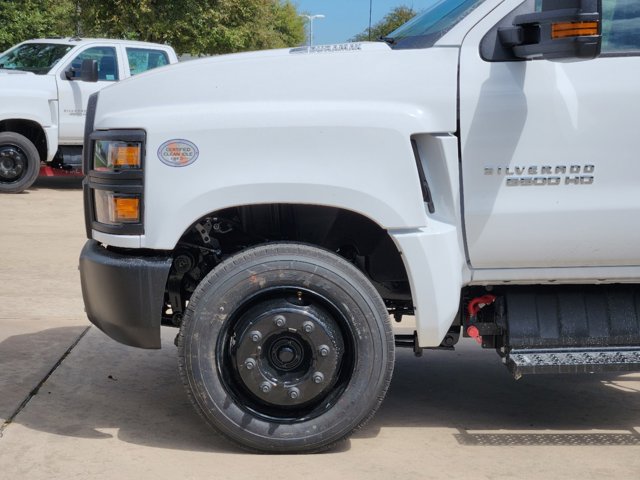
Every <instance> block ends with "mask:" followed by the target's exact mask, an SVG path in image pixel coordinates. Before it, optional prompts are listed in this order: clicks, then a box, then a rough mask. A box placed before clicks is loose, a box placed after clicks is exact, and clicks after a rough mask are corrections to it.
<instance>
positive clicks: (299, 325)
mask: <svg viewBox="0 0 640 480" xmlns="http://www.w3.org/2000/svg"><path fill="white" fill-rule="evenodd" d="M178 346H179V359H180V362H179V363H180V372H181V375H182V378H183V381H184V383H185V385H186V387H187V392H188V393H189V395H190V397H191V400H192V402H193V404H194V406H195V408H196V410H198V412H199V413H200V414H201V415H202V416H203V417H204V418H205V420H206V421H207V422H208V423H209V424H211V425H212V426H213V427H214V428H216V429H217V430H218V431H219V432H220V433H222V434H223V435H224V436H225V437H227V438H229V439H231V440H232V441H234V442H236V443H238V444H239V445H241V446H242V447H244V448H247V449H250V450H258V451H263V452H278V453H297V452H316V451H322V450H326V449H328V448H330V447H331V446H333V445H334V444H335V443H336V442H339V441H340V440H342V439H345V438H347V437H348V436H349V435H350V434H351V433H352V432H353V431H354V430H356V429H357V428H359V427H360V426H362V425H363V424H364V423H365V422H366V421H367V420H368V419H369V418H371V417H372V416H373V414H374V412H375V411H376V410H377V408H378V406H379V405H380V403H381V402H382V399H383V398H384V395H385V393H386V391H387V388H388V386H389V382H390V380H391V374H392V371H393V362H394V340H393V333H392V329H391V324H390V322H389V316H388V314H387V310H386V308H385V306H384V303H383V302H382V299H381V298H380V296H379V295H378V293H377V291H376V290H375V289H374V288H373V286H372V285H371V283H370V282H369V281H368V280H367V278H366V277H365V276H364V275H363V274H362V273H361V272H360V271H359V270H358V269H356V268H355V267H354V266H353V265H351V264H350V263H348V262H347V261H345V260H344V259H342V258H341V257H338V256H337V255H334V254H333V253H331V252H328V251H325V250H321V249H319V248H315V247H311V246H306V245H300V244H291V243H274V244H268V245H263V246H259V247H254V248H251V249H248V250H246V251H243V252H241V253H239V254H237V255H235V256H233V257H231V258H229V259H228V260H226V261H225V262H223V263H222V264H220V265H219V266H218V267H217V268H215V269H214V270H213V271H212V272H211V273H209V275H208V276H207V277H206V278H205V279H204V280H203V281H202V282H201V284H200V285H199V286H198V288H197V289H196V291H195V292H194V294H193V296H192V297H191V300H190V302H189V306H188V308H187V313H186V315H185V318H184V321H183V323H182V326H181V329H180V335H179V342H178Z"/></svg>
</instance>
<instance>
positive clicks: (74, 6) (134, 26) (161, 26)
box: [0, 0, 304, 55]
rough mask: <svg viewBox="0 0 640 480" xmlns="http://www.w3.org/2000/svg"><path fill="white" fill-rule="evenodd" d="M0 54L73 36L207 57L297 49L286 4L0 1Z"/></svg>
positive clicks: (299, 23) (298, 22)
mask: <svg viewBox="0 0 640 480" xmlns="http://www.w3.org/2000/svg"><path fill="white" fill-rule="evenodd" d="M0 25H2V27H0V51H1V50H5V49H6V48H8V47H10V46H12V45H14V44H16V43H19V42H21V41H23V40H27V39H30V38H38V37H50V36H71V35H75V34H76V31H77V26H78V25H79V26H80V34H81V35H82V36H92V37H108V38H124V39H129V40H143V41H149V42H158V43H167V44H169V45H171V46H172V47H174V48H175V49H176V51H177V52H178V53H191V54H193V55H206V54H216V53H231V52H239V51H246V50H258V49H266V48H281V47H289V46H296V45H300V44H301V43H303V42H304V21H303V20H302V18H300V17H299V16H298V12H297V10H296V7H295V6H294V5H293V4H292V3H291V1H290V0H138V1H137V2H132V1H130V0H10V1H7V0H0Z"/></svg>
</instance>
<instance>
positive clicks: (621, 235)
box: [460, 0, 640, 268]
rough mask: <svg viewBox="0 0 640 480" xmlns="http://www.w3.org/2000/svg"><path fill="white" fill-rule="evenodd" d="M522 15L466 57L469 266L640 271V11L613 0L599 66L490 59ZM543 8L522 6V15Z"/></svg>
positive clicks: (482, 30) (606, 3) (503, 8)
mask: <svg viewBox="0 0 640 480" xmlns="http://www.w3.org/2000/svg"><path fill="white" fill-rule="evenodd" d="M516 6H518V2H510V1H506V2H504V3H502V4H501V5H500V6H499V7H498V8H496V9H495V10H494V11H493V12H492V13H491V14H490V15H489V16H487V17H485V18H484V20H483V21H481V22H480V23H479V24H477V25H476V26H475V27H474V29H473V30H472V31H471V32H470V33H469V34H468V35H467V37H466V38H465V41H464V44H463V47H462V51H461V57H460V139H461V162H462V172H463V173H462V180H463V189H464V216H465V227H466V236H467V247H468V255H469V261H470V263H471V265H472V266H473V267H474V268H518V267H520V268H522V267H570V266H578V267H579V266H623V265H639V264H640V228H638V223H639V222H640V181H639V180H638V176H637V169H638V164H639V162H640V134H639V132H638V113H639V112H640V80H639V79H638V72H640V2H637V1H635V0H633V1H632V0H603V22H602V30H603V46H602V55H601V56H600V57H599V58H596V59H594V60H585V61H578V60H573V61H566V60H563V61H549V60H542V59H536V60H530V61H522V60H515V61H514V60H513V59H512V61H508V60H500V59H497V58H491V57H489V58H486V52H484V53H481V47H482V42H483V41H484V39H486V38H487V34H488V33H490V30H492V28H493V27H496V26H498V25H500V24H503V25H504V26H510V25H511V20H509V19H508V18H505V17H508V16H509V15H510V14H511V13H512V12H511V10H513V9H514V8H515V7H516ZM534 8H535V6H534V2H533V1H527V2H523V3H522V4H520V6H519V9H520V11H519V12H518V13H530V12H532V11H533V10H534ZM527 9H528V11H527ZM485 50H486V49H485ZM483 56H484V57H485V58H483Z"/></svg>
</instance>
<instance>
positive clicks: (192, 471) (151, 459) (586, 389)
mask: <svg viewBox="0 0 640 480" xmlns="http://www.w3.org/2000/svg"><path fill="white" fill-rule="evenodd" d="M54 180H55V179H54ZM62 187H67V188H62ZM81 212H82V201H81V192H80V190H79V189H78V188H77V183H76V184H74V183H71V184H68V183H67V182H63V183H58V182H54V181H53V180H50V181H48V182H46V183H44V184H42V183H39V184H38V188H37V189H36V190H32V191H30V192H29V193H28V194H25V195H15V196H0V251H2V252H3V255H2V263H1V269H0V286H1V287H0V418H1V420H0V423H2V422H4V420H6V419H7V418H11V419H12V421H11V422H10V423H9V424H6V423H5V424H4V426H3V430H2V438H0V479H2V480H4V479H23V478H24V479H45V478H46V479H51V478H65V479H67V478H104V479H111V478H123V479H128V478H132V479H133V478H136V479H140V478H143V479H146V478H154V479H155V478H161V479H162V478H194V479H197V478H216V479H226V478H229V479H231V478H233V479H243V478H263V479H275V478H304V479H305V480H307V479H323V480H326V479H333V478H367V479H369V478H372V479H378V478H380V479H387V478H396V477H397V478H401V477H402V478H421V479H424V478H427V479H430V478H434V479H439V478H443V479H444V478H446V479H449V478H453V479H474V480H475V479H507V478H509V479H513V478H520V479H581V480H583V479H596V478H597V479H598V480H601V479H602V477H603V476H604V477H611V478H615V479H634V480H637V479H638V478H640V455H639V454H640V374H635V373H634V374H627V375H591V376H577V377H576V376H537V377H535V376H534V377H524V378H523V379H522V380H520V381H518V382H516V381H514V380H513V379H512V378H511V377H510V376H509V374H508V372H507V371H506V369H505V368H504V367H503V366H502V365H501V363H500V362H499V359H498V357H497V356H496V354H495V353H494V352H491V351H482V350H480V349H479V348H478V347H477V346H476V345H475V344H474V343H473V342H463V343H462V344H461V345H460V347H459V348H458V349H457V350H456V351H455V352H429V351H427V352H425V355H424V356H423V357H422V358H415V357H414V356H413V355H412V354H411V353H410V352H409V351H399V352H398V356H397V362H396V371H395V375H394V379H393V382H392V385H391V389H390V392H389V394H388V396H387V399H386V400H385V402H384V404H383V406H382V408H381V410H380V411H379V413H378V415H376V417H374V419H373V421H372V422H370V423H369V425H368V426H367V427H365V428H364V429H363V430H361V431H360V432H358V433H357V434H356V435H354V436H353V437H352V439H351V440H350V441H348V442H346V443H345V444H344V445H342V446H341V448H339V449H338V450H336V451H334V452H331V453H327V454H322V455H298V456H290V455H283V456H267V455H252V454H246V453H244V452H241V451H239V450H237V449H235V448H234V447H232V446H230V445H228V444H227V443H226V442H225V441H224V440H223V439H221V438H219V437H218V436H217V435H216V434H215V433H213V432H212V431H210V430H209V428H208V427H206V426H205V425H204V424H203V423H202V422H201V420H200V418H199V417H198V416H197V414H196V413H195V412H194V411H193V409H192V407H191V405H190V404H189V402H188V399H187V397H186V395H185V393H184V391H183V388H182V384H181V382H180V380H179V377H178V373H177V365H176V364H177V361H176V349H175V347H174V346H173V337H174V336H175V333H176V332H175V330H172V329H164V330H163V349H162V350H159V351H145V350H138V349H133V348H129V347H125V346H122V345H119V344H117V343H115V342H113V341H111V340H110V339H108V338H107V337H106V336H104V335H103V334H102V333H101V332H99V331H98V330H97V329H95V328H91V329H89V330H88V332H87V333H86V335H84V336H82V337H81V335H82V334H83V332H85V330H86V328H87V326H88V322H87V321H86V319H85V318H84V313H83V309H82V302H81V298H80V289H79V278H78V273H77V257H78V254H79V251H80V248H81V246H82V244H83V242H84V238H83V236H84V230H83V228H84V225H83V223H82V213H81ZM80 337H81V338H80ZM78 339H79V340H78ZM75 342H77V344H75ZM49 373H50V376H48V377H47V375H48V374H49ZM45 378H46V381H44V382H43V380H44V379H45ZM41 382H42V385H41V387H40V388H39V389H38V390H37V392H35V394H34V392H33V390H34V388H36V387H37V386H38V385H39V384H40V383H41ZM16 412H17V413H16Z"/></svg>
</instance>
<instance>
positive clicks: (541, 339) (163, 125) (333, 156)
mask: <svg viewBox="0 0 640 480" xmlns="http://www.w3.org/2000/svg"><path fill="white" fill-rule="evenodd" d="M385 40H386V43H354V44H345V45H332V46H319V47H314V48H311V49H308V48H306V47H305V48H294V49H290V50H278V51H268V52H256V53H248V54H239V55H229V56H222V57H217V58H211V59H205V60H202V61H195V62H190V63H187V64H180V65H177V66H174V67H170V68H167V69H163V71H162V72H160V71H158V72H150V73H149V74H147V75H145V76H144V77H140V78H136V79H132V80H129V81H126V82H122V83H120V84H118V85H116V86H114V87H113V88H109V89H106V90H103V91H102V92H100V93H99V94H96V95H94V96H93V97H92V99H91V100H90V106H89V113H88V117H89V118H88V128H87V137H86V140H85V141H86V143H85V158H84V162H85V164H84V168H85V172H86V175H87V176H86V178H85V184H84V198H85V205H86V210H85V211H86V225H87V236H88V237H89V240H88V242H87V244H86V246H85V248H84V249H83V252H82V254H81V258H80V271H81V277H82V288H83V296H84V301H85V305H86V309H87V314H88V317H89V318H90V320H91V321H92V322H93V323H94V324H95V325H97V326H98V327H99V328H100V329H102V330H103V331H104V332H106V333H107V334H108V335H109V336H111V337H112V338H114V339H116V340H118V341H120V342H122V343H125V344H127V345H132V346H137V347H143V348H160V345H161V340H160V326H161V324H164V325H173V326H175V327H179V329H180V330H179V334H178V336H177V339H176V343H177V345H178V351H179V369H180V372H181V374H182V377H183V380H184V382H185V385H186V387H187V391H188V393H189V395H190V397H191V399H192V400H193V404H194V405H195V408H196V409H197V410H198V412H199V413H200V414H201V415H202V417H203V418H204V419H205V420H206V421H207V422H208V423H210V424H211V425H212V426H214V427H215V428H216V429H217V430H219V431H220V432H221V433H222V434H223V435H225V436H226V437H228V438H230V439H232V440H233V441H235V442H236V443H238V444H240V445H242V446H244V447H245V448H248V449H253V450H260V451H266V452H312V451H320V450H323V449H326V448H329V447H330V446H331V445H333V444H335V443H336V442H338V441H339V440H341V439H344V438H346V437H347V436H348V435H349V434H350V433H351V432H353V431H354V429H356V428H358V427H359V426H360V425H362V424H363V423H364V422H365V421H366V420H367V419H369V418H370V417H371V416H372V415H373V412H374V411H375V410H376V409H377V407H378V406H379V405H380V403H381V401H382V399H383V397H384V394H385V392H386V390H387V387H388V385H389V382H390V380H391V374H392V370H393V365H394V346H409V347H411V348H413V349H414V350H415V352H416V353H417V354H419V353H420V352H421V351H422V349H425V348H426V349H436V348H440V349H450V350H451V349H453V348H454V344H455V343H456V342H457V340H458V338H459V335H460V333H462V334H464V335H465V336H469V337H473V338H475V339H476V340H477V341H478V342H479V343H480V344H481V345H482V346H483V347H486V348H492V349H496V351H497V352H498V354H499V356H500V357H501V358H502V361H503V362H504V363H505V364H506V365H507V367H508V368H509V369H510V370H511V372H512V373H513V374H514V375H515V376H516V378H518V377H520V376H521V375H523V374H529V373H547V372H551V373H580V372H597V371H612V370H613V371H615V370H622V371H624V370H636V369H640V286H639V285H640V190H639V185H640V180H639V179H638V176H636V175H635V174H634V173H633V172H635V171H637V169H638V162H639V160H640V159H639V157H638V155H639V152H640V135H638V114H639V112H640V81H639V80H638V78H639V74H640V3H639V2H636V1H629V0H605V1H602V2H600V1H599V0H555V1H549V0H543V1H542V2H535V1H533V0H527V1H522V0H439V1H435V2H433V6H432V7H431V8H429V9H427V10H426V11H425V12H424V13H423V14H422V15H421V16H419V17H417V18H416V19H414V20H412V21H411V22H410V23H408V24H407V25H405V26H404V27H401V28H400V29H398V30H397V31H396V32H394V33H392V34H391V35H390V36H389V37H388V38H386V39H385ZM176 85H179V86H180V88H176ZM403 315H415V322H416V329H415V334H414V335H409V336H398V337H395V338H394V335H393V332H392V328H391V324H390V316H395V318H396V320H400V319H402V316H403ZM452 382H455V380H454V379H452ZM150 401H153V399H150Z"/></svg>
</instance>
